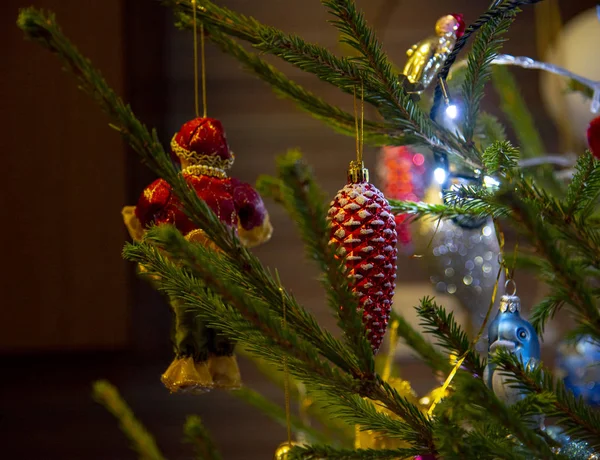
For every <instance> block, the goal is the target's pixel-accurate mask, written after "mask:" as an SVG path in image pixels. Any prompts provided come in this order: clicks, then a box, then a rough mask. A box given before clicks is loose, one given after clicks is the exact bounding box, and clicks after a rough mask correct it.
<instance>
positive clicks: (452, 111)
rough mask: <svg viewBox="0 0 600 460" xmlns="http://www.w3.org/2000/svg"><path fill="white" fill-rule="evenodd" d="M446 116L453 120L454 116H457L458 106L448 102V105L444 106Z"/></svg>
mask: <svg viewBox="0 0 600 460" xmlns="http://www.w3.org/2000/svg"><path fill="white" fill-rule="evenodd" d="M446 116H447V117H448V118H450V119H451V120H455V119H456V117H458V107H456V106H455V105H454V104H450V105H449V106H448V107H446Z"/></svg>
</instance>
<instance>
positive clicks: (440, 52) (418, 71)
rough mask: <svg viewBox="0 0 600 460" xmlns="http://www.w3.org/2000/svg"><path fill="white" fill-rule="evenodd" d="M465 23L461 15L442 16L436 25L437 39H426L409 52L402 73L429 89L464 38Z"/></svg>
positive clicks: (413, 81) (411, 80)
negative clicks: (457, 44)
mask: <svg viewBox="0 0 600 460" xmlns="http://www.w3.org/2000/svg"><path fill="white" fill-rule="evenodd" d="M463 31H464V22H463V20H462V15H460V14H448V15H446V16H442V17H441V18H440V19H438V21H437V22H436V24H435V37H429V38H426V39H425V40H423V41H420V42H419V43H416V44H415V45H413V46H412V48H410V49H409V50H408V51H407V52H406V55H407V56H408V60H407V61H406V65H405V66H404V70H403V71H402V73H403V74H404V75H406V77H407V78H408V80H409V81H410V82H411V83H420V84H421V85H423V89H425V88H427V86H429V84H430V83H431V81H432V80H433V78H434V77H435V75H436V74H437V73H438V71H439V70H440V69H441V68H442V66H443V65H444V62H446V59H448V56H449V55H450V53H451V52H452V50H453V49H454V45H455V44H456V40H457V39H458V38H459V37H461V36H462V33H463Z"/></svg>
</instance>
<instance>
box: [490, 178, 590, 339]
mask: <svg viewBox="0 0 600 460" xmlns="http://www.w3.org/2000/svg"><path fill="white" fill-rule="evenodd" d="M527 184H528V182H527V181H522V182H521V183H520V185H521V187H517V189H516V192H513V191H504V192H502V193H500V194H498V195H497V196H498V198H499V199H500V200H501V201H502V202H504V203H505V204H507V205H509V206H510V207H511V208H512V210H513V219H514V222H515V223H516V224H517V225H518V226H519V228H520V229H521V230H522V231H523V232H525V233H526V234H527V235H528V237H529V239H530V241H531V243H532V244H534V245H535V247H536V248H537V250H538V252H539V254H540V255H541V256H543V257H544V258H545V259H546V261H547V262H548V264H549V266H550V267H551V268H552V272H550V273H548V274H547V279H548V281H549V283H550V285H553V286H559V287H561V288H562V289H564V290H565V292H568V293H569V294H568V296H567V299H565V300H566V303H568V304H569V305H571V306H572V307H573V310H574V311H575V312H576V313H577V315H578V320H579V322H582V323H583V322H584V323H586V324H588V325H589V326H590V328H591V329H592V330H594V331H595V332H594V336H595V337H598V338H600V312H599V311H598V307H597V306H596V303H595V301H594V297H593V295H592V293H591V292H590V289H589V287H588V286H586V284H585V275H584V274H583V267H582V266H581V264H579V263H578V262H577V261H576V260H575V261H573V260H572V259H571V257H570V255H569V254H567V253H565V251H564V250H563V249H561V248H560V247H559V245H557V244H556V233H555V232H552V231H551V230H552V228H553V226H551V225H549V222H548V219H547V214H546V213H545V212H544V210H543V209H540V201H541V200H537V201H535V200H532V199H528V198H527V197H528V196H529V194H530V193H531V191H532V188H531V187H529V186H527ZM517 194H518V195H519V197H517ZM537 196H538V197H539V196H541V195H540V194H538V195H537ZM524 200H527V201H524ZM544 204H545V203H543V202H542V203H541V205H542V206H543V205H544ZM535 315H536V317H540V318H547V317H548V316H549V315H544V314H541V313H535ZM537 327H538V328H542V326H541V325H537Z"/></svg>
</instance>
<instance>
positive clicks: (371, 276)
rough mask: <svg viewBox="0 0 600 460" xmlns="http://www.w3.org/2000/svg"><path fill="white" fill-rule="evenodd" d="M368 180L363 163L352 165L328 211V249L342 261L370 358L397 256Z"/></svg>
mask: <svg viewBox="0 0 600 460" xmlns="http://www.w3.org/2000/svg"><path fill="white" fill-rule="evenodd" d="M368 180H369V179H368V171H367V170H366V169H364V166H363V164H362V163H360V164H358V163H357V162H352V163H351V164H350V171H349V173H348V184H346V186H345V187H344V188H342V189H341V190H340V191H339V192H338V193H337V195H336V196H335V198H334V199H333V201H332V202H331V207H330V208H329V212H328V220H329V225H330V239H329V244H330V245H332V246H334V247H335V254H336V258H338V259H341V260H343V262H344V266H345V270H346V273H347V276H348V278H350V279H351V281H352V283H351V285H352V291H353V293H354V294H355V295H356V296H357V297H358V302H359V308H360V310H361V311H362V316H363V323H364V325H365V327H366V329H367V337H368V339H369V341H370V342H371V346H372V348H373V352H374V353H376V352H377V351H378V350H379V347H380V346H381V342H382V340H383V336H384V335H385V331H386V329H387V324H388V320H389V317H390V310H391V307H392V298H393V296H394V288H395V287H396V283H395V279H396V258H397V253H398V252H397V250H396V243H397V234H396V223H395V221H394V215H393V214H392V212H391V208H390V205H389V203H388V201H387V200H386V199H385V196H383V193H381V191H380V190H379V189H377V187H375V186H374V185H373V184H371V183H370V182H369V181H368ZM341 307H342V308H343V305H342V306H341Z"/></svg>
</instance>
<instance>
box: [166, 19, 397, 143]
mask: <svg viewBox="0 0 600 460" xmlns="http://www.w3.org/2000/svg"><path fill="white" fill-rule="evenodd" d="M191 20H192V19H191V18H190V16H189V15H184V14H181V15H180V23H179V24H178V25H179V26H180V27H182V28H191V27H192V26H191V25H190V21H191ZM205 30H206V32H207V34H208V38H209V39H210V40H211V41H212V42H213V43H215V44H216V45H217V46H218V47H219V48H220V49H221V50H222V51H223V52H225V53H227V54H230V55H231V56H233V57H234V58H236V59H237V60H238V61H239V62H240V63H241V64H242V65H243V66H244V68H245V69H247V70H249V71H251V72H253V73H254V74H255V75H256V76H257V77H259V78H260V79H262V80H263V81H265V82H266V83H268V84H269V86H270V87H271V89H272V90H273V91H274V92H275V94H277V95H278V96H281V97H284V98H286V99H290V100H291V101H292V102H294V103H295V104H296V105H297V106H298V107H299V108H300V109H302V110H304V111H305V112H307V113H309V114H310V115H312V116H313V117H315V118H316V119H318V120H320V121H322V122H324V123H326V124H328V125H329V126H330V127H331V128H333V129H334V130H335V131H337V132H339V133H341V134H345V135H347V136H355V135H356V129H355V117H354V115H353V114H350V113H348V112H345V111H343V110H341V109H339V108H337V107H334V106H332V105H330V104H328V103H327V102H325V101H324V100H323V99H321V98H320V97H318V96H316V95H314V94H313V93H311V92H310V91H308V90H306V89H305V88H303V87H302V86H300V85H298V84H297V83H295V82H294V81H292V80H291V79H289V78H288V77H286V76H285V74H284V73H283V72H281V71H279V70H277V69H276V68H275V67H273V66H272V65H270V64H269V63H267V62H266V61H264V60H263V59H261V58H259V57H258V56H257V55H256V54H255V53H250V52H248V51H246V50H245V49H244V48H243V47H242V46H240V45H239V44H237V43H236V42H235V41H234V40H232V39H231V38H229V37H227V36H226V35H225V34H223V33H221V32H220V31H219V30H218V29H217V28H215V27H212V26H207V27H206V29H205ZM364 140H365V142H366V143H367V144H373V145H390V144H393V145H402V144H403V143H405V142H406V140H405V139H404V137H403V136H402V133H401V132H399V131H398V130H396V129H395V128H394V127H393V126H391V125H387V124H385V123H380V122H374V121H370V120H364Z"/></svg>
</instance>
